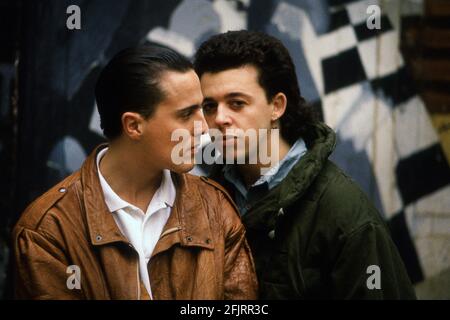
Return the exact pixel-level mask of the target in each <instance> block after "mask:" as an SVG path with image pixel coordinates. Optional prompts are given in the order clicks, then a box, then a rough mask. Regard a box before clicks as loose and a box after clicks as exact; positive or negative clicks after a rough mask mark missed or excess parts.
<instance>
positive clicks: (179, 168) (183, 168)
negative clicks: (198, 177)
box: [170, 162, 194, 174]
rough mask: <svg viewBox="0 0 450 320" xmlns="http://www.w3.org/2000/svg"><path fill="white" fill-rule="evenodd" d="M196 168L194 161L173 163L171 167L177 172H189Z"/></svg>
mask: <svg viewBox="0 0 450 320" xmlns="http://www.w3.org/2000/svg"><path fill="white" fill-rule="evenodd" d="M192 169H194V162H192V163H182V164H179V165H173V166H172V168H170V171H173V172H176V173H180V174H181V173H188V172H189V171H191V170H192Z"/></svg>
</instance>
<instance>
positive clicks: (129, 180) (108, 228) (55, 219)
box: [13, 46, 257, 299]
mask: <svg viewBox="0 0 450 320" xmlns="http://www.w3.org/2000/svg"><path fill="white" fill-rule="evenodd" d="M95 93H96V100H97V106H98V110H99V114H100V119H101V126H102V128H103V131H104V134H105V136H106V137H107V138H108V140H109V143H108V144H105V145H101V146H99V147H97V148H96V150H94V152H93V153H92V154H91V155H90V156H89V157H88V158H87V159H86V161H85V162H84V164H83V165H82V167H81V169H80V170H78V171H77V172H75V173H73V174H72V175H71V176H69V177H67V178H66V179H64V180H63V181H62V182H60V183H59V184H58V185H56V186H54V187H53V188H51V189H50V190H49V191H48V192H46V193H45V194H44V195H42V196H41V197H39V198H38V199H37V200H35V201H34V202H33V203H32V204H31V205H30V206H29V207H28V208H27V209H26V210H25V212H24V213H23V214H22V216H21V218H20V220H19V221H18V223H17V224H16V226H15V228H14V230H13V250H14V255H15V264H16V265H15V275H14V284H15V286H14V291H15V296H16V298H19V299H254V298H256V296H257V292H256V291H257V283H256V276H255V271H254V264H253V261H252V258H251V254H250V251H249V247H248V245H247V242H246V240H245V231H244V228H243V225H242V223H241V221H240V218H239V216H238V213H237V210H236V208H235V206H234V204H233V202H232V200H230V198H229V196H228V195H227V193H226V192H225V191H224V190H223V189H222V188H221V187H220V186H219V185H217V184H216V183H214V182H212V181H210V180H208V179H206V178H198V177H194V176H191V175H188V174H185V172H188V171H189V170H191V169H192V167H193V163H192V162H191V161H184V162H183V163H181V164H180V163H179V162H174V161H173V152H172V151H173V150H174V148H175V146H176V145H177V142H174V141H172V140H173V139H172V138H171V137H172V133H173V132H174V130H176V129H184V130H185V132H188V133H189V134H190V136H191V138H193V139H191V141H192V140H193V141H194V142H193V143H189V144H184V145H183V149H182V151H183V152H185V153H187V154H188V158H190V159H191V160H192V159H193V158H194V154H195V151H196V148H197V147H198V146H197V145H195V141H196V140H198V139H197V138H198V135H199V134H201V133H203V132H204V131H205V130H206V129H207V125H206V123H205V120H204V118H203V114H202V110H201V103H202V99H203V97H202V93H201V89H200V82H199V79H198V77H197V75H196V74H195V72H194V71H193V68H192V65H191V64H190V62H189V61H187V60H185V59H184V58H183V57H181V56H180V55H178V54H177V53H175V52H174V51H172V50H169V49H165V48H161V47H156V46H144V47H140V48H134V49H127V50H124V51H122V52H120V53H119V54H118V55H116V56H115V57H114V58H113V59H112V60H111V62H110V63H109V64H108V65H107V66H106V67H105V69H104V70H103V71H102V73H101V75H100V77H99V80H98V82H97V86H96V92H95ZM194 121H199V122H200V123H201V127H202V130H201V132H200V133H199V132H196V130H194Z"/></svg>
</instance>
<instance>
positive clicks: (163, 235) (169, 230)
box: [159, 227, 181, 240]
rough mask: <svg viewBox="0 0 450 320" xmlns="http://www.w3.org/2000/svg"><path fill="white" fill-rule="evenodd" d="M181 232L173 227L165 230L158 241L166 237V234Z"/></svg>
mask: <svg viewBox="0 0 450 320" xmlns="http://www.w3.org/2000/svg"><path fill="white" fill-rule="evenodd" d="M178 230H181V227H174V228H170V229H167V230H166V231H164V232H163V233H162V234H161V236H160V237H159V240H161V239H162V238H163V237H165V236H167V235H168V234H171V233H174V232H175V231H178Z"/></svg>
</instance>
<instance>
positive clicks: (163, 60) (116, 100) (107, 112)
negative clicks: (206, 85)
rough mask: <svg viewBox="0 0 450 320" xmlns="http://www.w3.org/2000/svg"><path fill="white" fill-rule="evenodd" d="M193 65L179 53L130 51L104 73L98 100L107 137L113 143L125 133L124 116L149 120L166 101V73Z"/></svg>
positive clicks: (154, 48) (144, 48) (151, 49)
mask: <svg viewBox="0 0 450 320" xmlns="http://www.w3.org/2000/svg"><path fill="white" fill-rule="evenodd" d="M189 70H193V65H192V63H191V62H190V61H189V60H187V59H186V58H185V57H183V56H182V55H180V54H178V53H177V52H175V51H173V50H171V49H169V48H165V47H161V46H157V45H143V46H139V47H134V48H128V49H125V50H123V51H121V52H119V53H118V54H117V55H115V56H114V57H113V58H112V59H111V61H110V62H109V63H108V64H107V65H106V66H105V68H104V69H103V70H102V71H101V73H100V76H99V78H98V80H97V84H96V87H95V98H96V101H97V107H98V112H99V114H100V126H101V128H102V129H103V133H104V135H105V136H106V137H107V138H108V139H109V140H113V139H115V138H117V137H119V136H120V134H121V133H122V120H121V118H122V115H123V114H124V113H125V112H136V113H139V114H140V115H142V116H143V117H144V118H146V119H147V118H149V117H151V116H152V114H153V113H154V112H155V109H156V106H157V105H158V104H159V103H161V102H162V101H163V100H164V92H163V90H162V89H161V86H160V84H159V82H160V78H161V76H162V74H163V73H164V72H165V71H176V72H187V71H189Z"/></svg>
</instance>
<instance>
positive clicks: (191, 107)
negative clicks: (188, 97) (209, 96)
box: [177, 104, 201, 113]
mask: <svg viewBox="0 0 450 320" xmlns="http://www.w3.org/2000/svg"><path fill="white" fill-rule="evenodd" d="M200 107H201V106H200V105H199V104H193V105H191V106H188V107H183V108H180V109H178V110H177V113H181V112H184V111H188V110H192V109H198V108H200Z"/></svg>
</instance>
